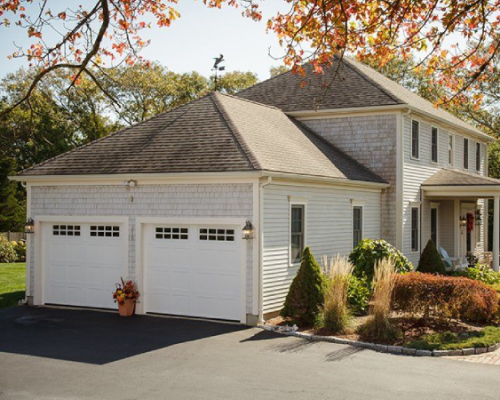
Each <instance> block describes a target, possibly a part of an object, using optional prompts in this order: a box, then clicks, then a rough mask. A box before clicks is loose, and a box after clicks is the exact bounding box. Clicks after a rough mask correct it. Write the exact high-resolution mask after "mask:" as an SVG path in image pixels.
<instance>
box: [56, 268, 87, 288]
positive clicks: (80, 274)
mask: <svg viewBox="0 0 500 400" xmlns="http://www.w3.org/2000/svg"><path fill="white" fill-rule="evenodd" d="M66 271H67V277H68V278H67V283H69V284H75V283H78V285H81V286H85V285H86V284H87V283H88V279H87V268H85V267H84V266H83V265H79V266H75V265H68V267H67V268H66ZM56 276H57V275H56Z"/></svg>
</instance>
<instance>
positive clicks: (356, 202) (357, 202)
mask: <svg viewBox="0 0 500 400" xmlns="http://www.w3.org/2000/svg"><path fill="white" fill-rule="evenodd" d="M354 208H361V240H363V237H364V235H365V202H364V201H360V200H352V199H351V245H352V248H353V249H354V247H355V246H354V243H353V240H352V239H353V238H354Z"/></svg>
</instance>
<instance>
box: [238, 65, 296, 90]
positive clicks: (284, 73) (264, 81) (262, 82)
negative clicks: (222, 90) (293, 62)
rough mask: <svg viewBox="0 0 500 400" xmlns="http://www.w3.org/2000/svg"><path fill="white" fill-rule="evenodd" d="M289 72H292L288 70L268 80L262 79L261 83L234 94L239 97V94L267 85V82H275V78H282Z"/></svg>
mask: <svg viewBox="0 0 500 400" xmlns="http://www.w3.org/2000/svg"><path fill="white" fill-rule="evenodd" d="M291 72H292V70H291V69H289V70H288V71H285V72H282V73H280V74H278V75H275V76H271V77H270V78H267V79H264V80H263V81H261V82H257V83H256V84H255V85H252V86H250V87H247V88H246V89H243V90H240V91H239V92H238V93H236V94H237V95H239V94H241V93H243V92H246V91H247V90H250V89H253V88H254V87H256V86H260V85H263V84H264V83H267V82H269V81H272V80H275V79H276V78H279V77H281V76H283V75H286V74H288V73H291Z"/></svg>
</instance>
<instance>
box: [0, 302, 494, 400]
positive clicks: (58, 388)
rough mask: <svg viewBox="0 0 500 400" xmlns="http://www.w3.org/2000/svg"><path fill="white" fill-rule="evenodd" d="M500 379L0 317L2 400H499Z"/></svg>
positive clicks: (265, 336)
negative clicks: (263, 399)
mask: <svg viewBox="0 0 500 400" xmlns="http://www.w3.org/2000/svg"><path fill="white" fill-rule="evenodd" d="M499 375H500V368H499V367H495V366H488V365H477V364H470V363H465V362H459V361H454V360H448V359H437V358H415V357H407V356H397V355H391V354H380V353H375V352H373V351H371V350H363V349H357V348H352V347H349V346H344V345H338V344H333V343H316V342H312V343H311V342H307V341H304V340H301V339H297V338H290V337H282V336H278V335H276V334H274V333H270V332H264V331H262V330H260V329H257V328H247V327H243V326H238V325H229V324H220V323H213V322H206V321H191V320H183V319H175V318H158V317H146V316H141V317H139V316H136V317H134V318H131V319H123V318H119V317H118V316H117V315H116V314H112V313H102V312H95V311H83V310H82V311H80V310H63V309H50V308H24V307H17V308H12V309H8V310H3V311H0V399H118V398H119V399H169V400H171V399H204V400H205V399H238V400H243V399H259V398H266V399H268V398H269V399H273V400H274V399H318V398H319V399H321V398H325V399H367V398H369V399H401V398H404V399H405V400H408V399H419V400H423V399H498V379H499Z"/></svg>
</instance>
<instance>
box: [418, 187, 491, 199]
mask: <svg viewBox="0 0 500 400" xmlns="http://www.w3.org/2000/svg"><path fill="white" fill-rule="evenodd" d="M422 190H423V191H424V192H425V193H426V194H427V195H429V196H433V197H451V198H457V197H474V198H485V197H496V196H500V184H498V185H495V184H482V185H425V184H422Z"/></svg>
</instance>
